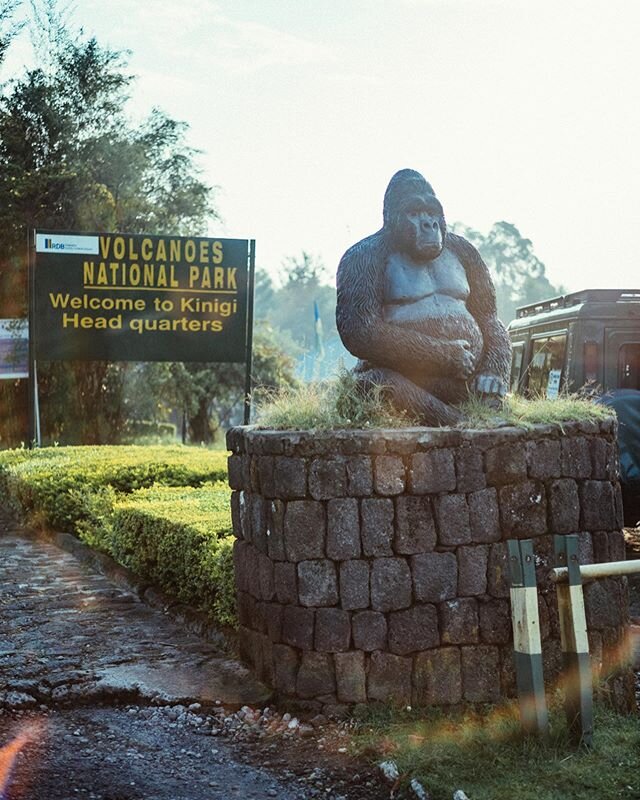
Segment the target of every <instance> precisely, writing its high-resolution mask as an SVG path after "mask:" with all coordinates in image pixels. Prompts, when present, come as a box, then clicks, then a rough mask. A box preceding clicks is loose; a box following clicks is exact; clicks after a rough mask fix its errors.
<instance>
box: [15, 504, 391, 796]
mask: <svg viewBox="0 0 640 800" xmlns="http://www.w3.org/2000/svg"><path fill="white" fill-rule="evenodd" d="M267 697H268V692H267V691H266V690H265V687H264V686H263V685H262V684H261V683H259V682H258V681H256V680H255V679H254V678H253V676H252V675H251V674H250V673H249V672H248V671H247V670H246V669H245V668H244V667H243V666H242V665H241V664H239V663H238V662H236V661H235V660H233V659H232V658H230V657H229V656H228V655H227V654H225V653H223V652H220V651H219V650H218V649H217V648H216V646H215V645H213V644H212V643H211V642H208V641H205V640H203V639H200V638H199V637H197V636H195V635H193V634H190V633H188V632H186V631H185V630H183V629H182V628H181V627H180V625H178V624H177V623H176V622H174V621H172V620H171V619H170V618H169V617H168V616H167V615H165V614H163V613H162V612H161V611H158V610H155V609H153V608H150V607H148V606H147V605H145V604H144V603H142V602H140V600H139V599H138V598H137V597H136V596H135V595H133V594H131V593H128V592H126V591H124V590H122V589H120V588H118V587H116V586H114V585H113V584H112V583H110V582H109V581H108V580H107V579H106V578H105V577H103V576H102V575H98V574H96V573H94V572H92V571H91V570H90V569H89V568H88V567H87V566H85V565H83V564H81V563H79V562H78V561H76V559H75V558H74V557H73V556H71V555H69V554H68V553H65V552H64V551H62V550H60V549H58V548H57V547H55V546H54V545H52V544H49V543H47V542H45V541H42V540H41V539H38V538H34V537H31V536H25V535H23V532H22V531H21V530H20V529H19V528H18V527H16V526H13V525H11V524H10V523H9V522H8V520H7V519H6V518H1V517H0V800H5V796H3V789H2V777H1V776H2V768H3V763H2V762H3V758H2V756H3V754H2V750H1V748H2V747H3V746H4V745H6V744H7V743H9V742H11V741H13V740H15V737H17V736H20V734H21V733H24V732H26V734H27V736H28V737H29V742H28V743H27V744H26V746H25V747H24V748H23V750H22V752H21V753H20V755H19V756H18V757H17V759H16V762H15V765H14V769H13V772H12V776H11V782H10V784H9V788H8V789H6V798H7V800H18V798H20V799H21V800H70V799H71V798H79V797H85V798H91V800H139V798H145V800H156V799H157V800H182V798H184V800H205V798H207V799H208V800H215V799H216V798H234V797H242V798H247V800H250V799H251V798H269V797H278V798H282V800H294V799H295V800H307V798H319V797H323V798H328V800H338V798H345V800H360V799H362V800H373V798H381V797H388V791H385V790H384V789H383V787H381V785H380V783H379V782H378V780H377V779H376V778H375V776H374V775H373V774H372V773H371V771H370V770H368V769H367V768H362V765H359V764H357V763H355V762H353V761H352V760H351V759H350V758H349V756H348V754H347V753H346V749H347V748H346V747H341V745H342V744H343V742H344V741H345V739H343V738H341V737H342V736H346V730H345V729H344V728H343V727H341V726H340V724H338V723H331V722H329V721H328V720H327V719H325V718H324V717H321V716H319V717H317V718H315V719H313V720H311V721H306V722H302V721H299V720H298V719H296V718H294V717H291V716H290V715H289V714H284V715H282V714H279V713H276V712H275V711H273V710H271V709H269V708H268V706H266V702H267V701H266V698H267ZM5 752H6V751H5ZM356 773H357V774H356Z"/></svg>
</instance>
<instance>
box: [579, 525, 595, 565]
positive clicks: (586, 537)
mask: <svg viewBox="0 0 640 800" xmlns="http://www.w3.org/2000/svg"><path fill="white" fill-rule="evenodd" d="M578 561H579V563H580V564H593V537H592V536H591V534H590V533H589V531H580V533H579V534H578Z"/></svg>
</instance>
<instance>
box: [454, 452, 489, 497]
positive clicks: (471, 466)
mask: <svg viewBox="0 0 640 800" xmlns="http://www.w3.org/2000/svg"><path fill="white" fill-rule="evenodd" d="M455 464H456V478H457V491H458V492H477V491H479V490H480V489H484V488H485V486H486V485H487V479H486V475H485V471H484V456H483V453H482V450H480V449H479V448H477V447H471V446H467V447H459V448H458V449H457V450H456V453H455Z"/></svg>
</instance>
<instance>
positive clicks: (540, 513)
mask: <svg viewBox="0 0 640 800" xmlns="http://www.w3.org/2000/svg"><path fill="white" fill-rule="evenodd" d="M498 496H499V503H500V522H501V525H502V535H503V537H504V538H511V537H513V536H516V537H519V538H523V539H524V538H527V537H530V536H542V534H544V533H546V530H547V499H546V496H545V489H544V486H543V485H542V483H538V482H535V481H527V482H525V483H519V484H516V485H513V486H502V487H501V488H500V490H499V492H498Z"/></svg>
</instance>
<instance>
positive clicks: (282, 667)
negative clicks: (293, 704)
mask: <svg viewBox="0 0 640 800" xmlns="http://www.w3.org/2000/svg"><path fill="white" fill-rule="evenodd" d="M273 661H274V685H275V688H276V689H277V691H278V692H280V693H282V694H286V695H294V694H295V693H296V679H297V677H298V666H299V663H300V658H299V656H298V653H297V652H296V651H295V650H294V649H293V648H292V647H287V645H286V644H275V645H274V646H273Z"/></svg>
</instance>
